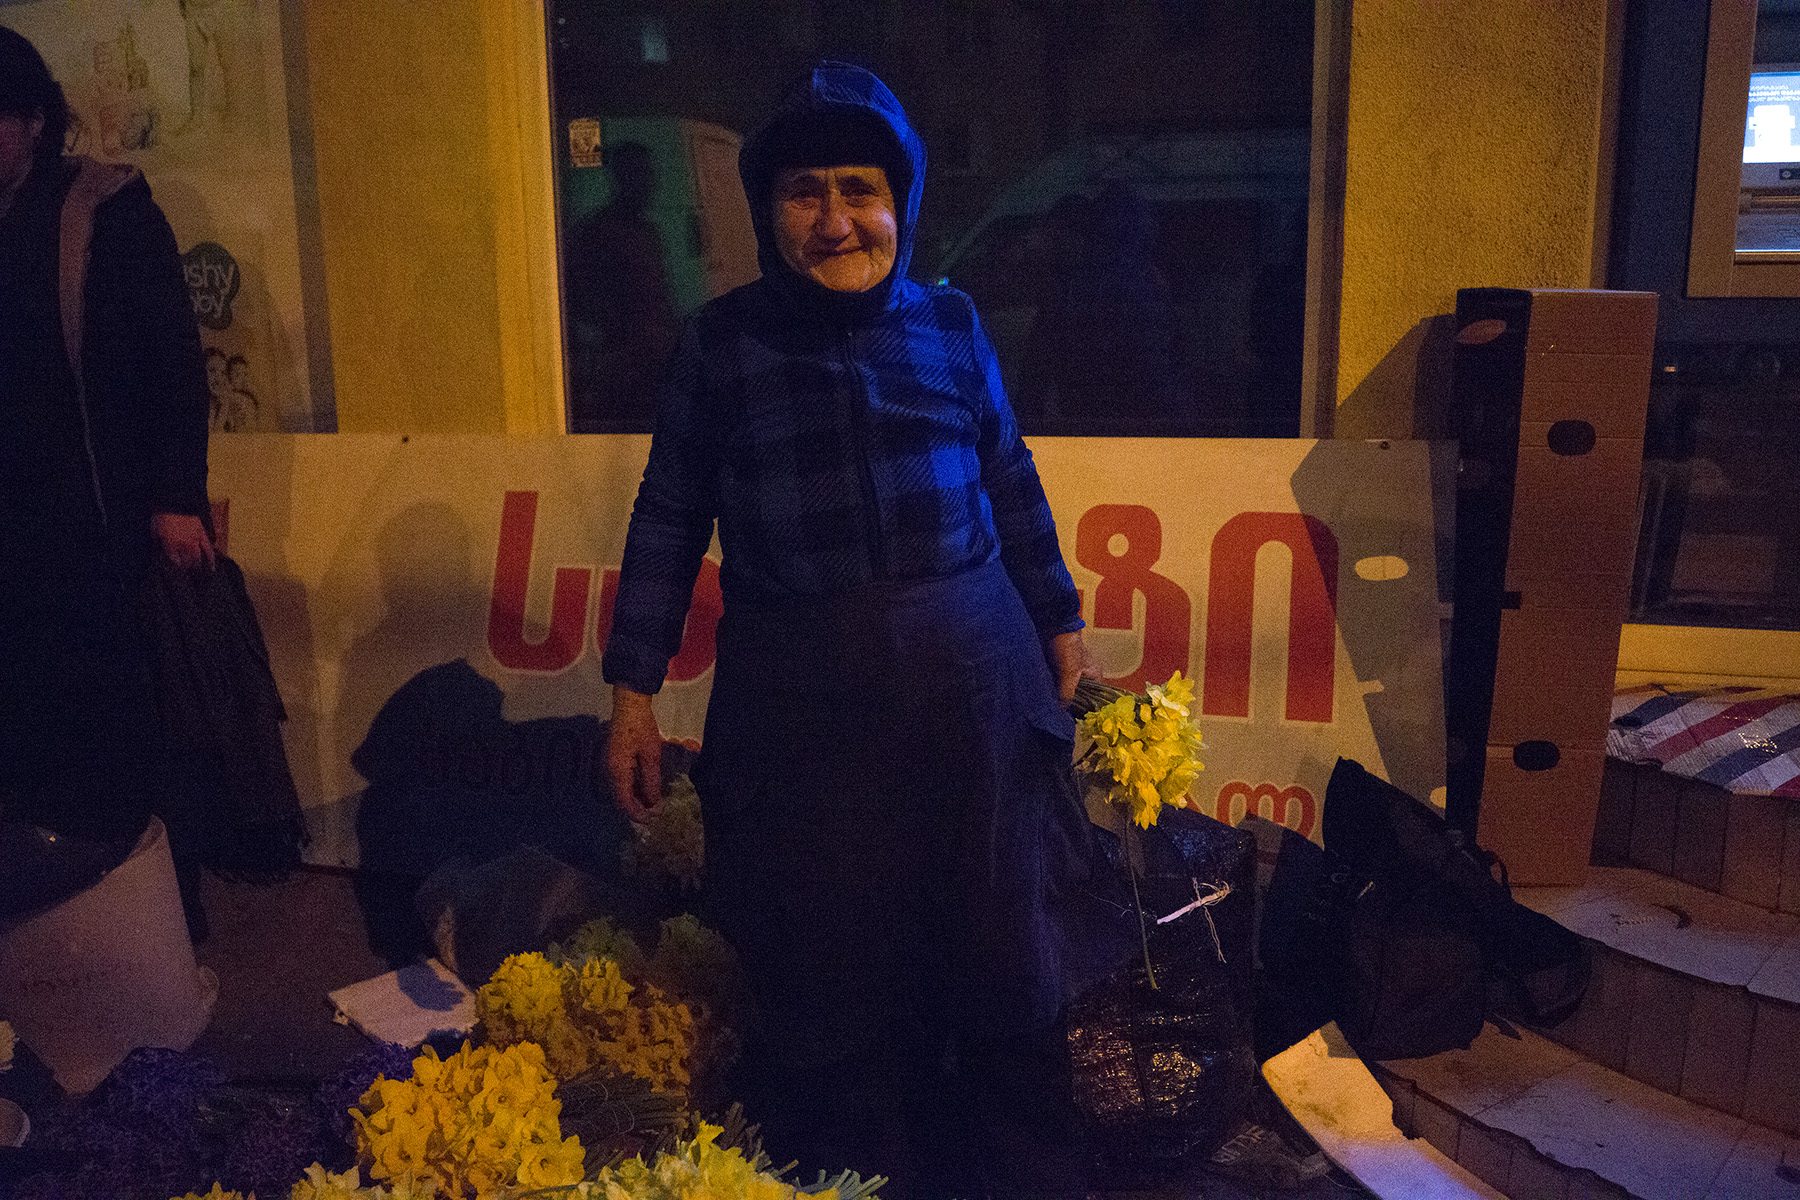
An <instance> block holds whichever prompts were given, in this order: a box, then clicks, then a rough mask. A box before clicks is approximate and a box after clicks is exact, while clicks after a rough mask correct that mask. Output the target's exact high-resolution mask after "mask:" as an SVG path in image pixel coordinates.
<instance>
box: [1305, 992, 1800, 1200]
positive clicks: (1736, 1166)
mask: <svg viewBox="0 0 1800 1200" xmlns="http://www.w3.org/2000/svg"><path fill="white" fill-rule="evenodd" d="M1373 1069H1374V1074H1375V1077H1376V1078H1377V1079H1378V1080H1379V1081H1380V1082H1381V1083H1382V1086H1383V1087H1385V1088H1386V1089H1387V1091H1388V1094H1389V1095H1390V1096H1391V1097H1392V1101H1393V1115H1394V1124H1395V1125H1396V1126H1397V1127H1398V1128H1399V1129H1400V1130H1401V1132H1403V1133H1405V1134H1407V1135H1408V1136H1409V1137H1414V1136H1416V1137H1423V1138H1424V1139H1425V1140H1426V1141H1428V1142H1429V1143H1430V1144H1431V1145H1433V1146H1434V1147H1436V1148H1437V1149H1438V1150H1439V1151H1441V1152H1442V1153H1443V1154H1444V1155H1445V1156H1446V1157H1448V1158H1450V1159H1452V1160H1454V1161H1455V1162H1456V1163H1458V1164H1460V1165H1461V1166H1462V1167H1464V1168H1466V1169H1467V1170H1468V1171H1469V1172H1470V1173H1472V1174H1473V1175H1475V1176H1476V1177H1477V1178H1479V1179H1481V1180H1483V1181H1484V1182H1486V1183H1488V1184H1489V1185H1491V1186H1492V1187H1494V1188H1495V1189H1496V1190H1498V1191H1500V1192H1501V1193H1502V1194H1503V1195H1506V1196H1508V1197H1511V1198H1512V1200H1587V1198H1589V1197H1608V1198H1612V1200H1619V1198H1622V1197H1627V1196H1629V1197H1636V1198H1638V1200H1800V1141H1796V1140H1795V1139H1793V1138H1790V1137H1786V1136H1784V1135H1782V1134H1779V1133H1776V1132H1774V1131H1772V1130H1769V1129H1766V1128H1763V1127H1762V1126H1760V1125H1756V1124H1754V1123H1752V1122H1749V1121H1746V1120H1744V1119H1742V1118H1741V1117H1732V1116H1728V1115H1726V1114H1724V1113H1721V1112H1718V1111H1715V1110H1714V1109H1711V1108H1707V1107H1705V1106H1703V1105H1699V1104H1695V1103H1693V1102H1692V1101H1689V1100H1684V1099H1682V1098H1680V1097H1679V1096H1671V1095H1669V1094H1667V1093H1665V1092H1661V1091H1658V1090H1657V1089H1655V1088H1653V1087H1650V1086H1648V1085H1646V1084H1643V1083H1640V1082H1638V1081H1637V1080H1635V1079H1630V1078H1628V1077H1626V1076H1624V1075H1621V1074H1620V1073H1619V1072H1617V1071H1614V1070H1611V1069H1609V1068H1607V1067H1604V1066H1601V1065H1600V1064H1599V1063H1596V1062H1590V1061H1588V1060H1587V1059H1584V1058H1582V1057H1581V1056H1580V1055H1578V1054H1576V1053H1575V1052H1574V1051H1572V1050H1570V1049H1569V1048H1567V1047H1565V1046H1562V1045H1559V1044H1557V1043H1556V1042H1553V1041H1551V1040H1549V1039H1548V1038H1544V1037H1540V1036H1539V1035H1537V1034H1535V1033H1532V1032H1531V1031H1529V1030H1523V1031H1520V1033H1519V1036H1518V1037H1517V1038H1513V1037H1509V1036H1507V1035H1506V1034H1504V1033H1502V1032H1500V1031H1499V1030H1498V1029H1496V1028H1494V1027H1493V1026H1489V1027H1487V1028H1486V1029H1485V1030H1483V1032H1482V1034H1481V1036H1480V1037H1478V1038H1477V1039H1476V1040H1475V1043H1474V1044H1473V1045H1472V1046H1470V1047H1469V1049H1467V1050H1454V1051H1450V1052H1449V1053H1446V1054H1438V1055H1434V1056H1432V1057H1430V1058H1420V1059H1401V1060H1395V1061H1390V1062H1385V1063H1379V1064H1375V1065H1374V1068H1373ZM1290 1107H1291V1106H1290Z"/></svg>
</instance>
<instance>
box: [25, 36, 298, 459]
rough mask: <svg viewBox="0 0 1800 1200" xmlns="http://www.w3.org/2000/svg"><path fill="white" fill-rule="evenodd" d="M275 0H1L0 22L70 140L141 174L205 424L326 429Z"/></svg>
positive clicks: (228, 427) (80, 149) (233, 427)
mask: <svg viewBox="0 0 1800 1200" xmlns="http://www.w3.org/2000/svg"><path fill="white" fill-rule="evenodd" d="M282 8H283V6H282V4H281V3H280V2H279V0H11V2H9V3H3V4H0V24H4V25H8V26H11V27H12V28H13V29H16V30H17V31H18V32H20V33H22V34H24V35H25V36H26V37H27V38H29V39H30V40H31V42H32V43H33V44H34V45H35V46H36V47H37V48H38V51H39V52H40V53H41V54H43V56H44V59H45V61H46V62H47V63H48V64H49V66H50V70H51V72H52V73H53V74H54V75H55V76H56V78H57V80H58V82H60V83H61V84H62V86H63V91H64V92H65V93H66V94H67V96H68V98H69V103H70V106H71V107H72V108H73V109H74V111H75V114H76V117H77V118H78V132H77V134H76V139H75V147H74V148H75V149H76V150H77V151H78V152H80V153H83V154H89V155H93V156H94V157H97V158H103V159H108V160H113V161H124V162H131V163H135V164H136V165H137V166H139V167H140V168H142V169H143V171H144V173H145V175H146V176H147V177H148V178H149V181H150V187H151V191H152V193H153V194H154V196H155V197H156V201H157V203H158V204H159V205H161V206H162V210H163V212H164V213H165V214H167V216H168V218H169V223H170V225H171V226H173V227H174V230H175V240H176V243H177V245H178V246H179V248H180V249H181V251H182V258H183V265H184V268H185V270H186V274H187V282H188V290H189V293H190V295H191V296H192V298H193V302H194V316H195V318H196V320H197V321H198V323H199V325H200V334H201V340H202V341H203V342H204V343H205V346H206V356H207V378H208V381H209V384H210V387H211V392H212V404H213V421H212V427H213V429H214V430H218V431H224V430H233V431H237V430H312V429H318V428H330V427H331V417H330V407H329V406H330V401H329V389H328V388H326V389H323V390H322V396H323V404H324V409H323V411H322V412H321V411H317V410H316V405H315V399H314V384H315V382H318V381H316V380H315V379H314V378H313V374H314V369H313V363H315V362H320V361H322V358H321V357H320V355H319V354H318V353H316V350H317V348H316V347H309V343H308V340H307V339H308V336H309V333H310V334H311V335H312V336H313V337H314V338H318V337H321V336H322V334H323V330H322V328H318V327H314V328H311V329H310V330H309V327H308V313H307V311H306V307H307V306H306V302H305V296H306V288H305V286H304V281H303V278H302V270H303V268H302V252H301V229H300V222H299V218H298V216H297V212H298V209H297V205H296V198H297V191H296V185H295V179H296V173H295V159H294V154H293V147H292V144H291V140H290V129H289V122H288V116H289V112H288V86H287V76H286V72H285V70H284V31H283V23H282V15H283V14H282ZM301 149H302V155H303V156H304V153H305V148H304V146H302V148H301ZM301 175H302V176H303V177H304V176H305V175H306V169H305V164H304V163H303V164H302V170H301ZM300 191H301V192H302V193H304V191H305V188H304V187H302V188H301V189H300ZM300 198H301V200H302V201H303V203H302V204H301V205H300V206H299V207H300V208H304V207H306V205H305V203H304V195H302V196H301V197H300ZM316 325H317V320H316V318H315V326H316Z"/></svg>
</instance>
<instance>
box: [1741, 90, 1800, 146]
mask: <svg viewBox="0 0 1800 1200" xmlns="http://www.w3.org/2000/svg"><path fill="white" fill-rule="evenodd" d="M1797 120H1800V66H1793V67H1783V68H1782V69H1780V70H1772V71H1771V70H1763V71H1753V72H1752V73H1751V75H1750V104H1749V108H1748V111H1747V113H1746V115H1745V118H1744V161H1745V162H1746V163H1796V162H1800V141H1796V140H1795V136H1794V126H1795V123H1796V121H1797Z"/></svg>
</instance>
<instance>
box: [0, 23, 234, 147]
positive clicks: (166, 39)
mask: <svg viewBox="0 0 1800 1200" xmlns="http://www.w3.org/2000/svg"><path fill="white" fill-rule="evenodd" d="M0 21H3V22H4V23H5V24H7V25H9V26H11V27H12V28H14V29H16V30H18V31H19V32H20V33H22V34H24V35H25V36H26V37H27V38H30V39H31V42H32V44H33V45H35V46H36V47H37V48H38V51H39V53H41V54H42V55H43V56H44V60H45V61H46V62H48V63H49V64H50V70H51V71H52V72H53V73H54V74H55V75H56V78H57V80H58V82H60V83H61V84H62V85H63V91H64V92H66V93H67V94H68V97H69V103H70V105H71V106H72V107H73V108H74V109H75V111H76V113H77V114H78V116H79V117H80V123H79V126H78V127H77V130H76V132H75V144H74V146H73V147H72V148H73V149H75V150H76V151H78V152H80V153H84V154H93V155H95V156H96V157H100V158H130V159H131V161H133V162H135V163H137V164H138V166H140V167H142V168H144V170H146V171H155V170H157V169H159V168H165V167H173V166H189V165H195V164H198V163H204V164H206V165H209V166H211V165H218V162H219V159H220V157H221V155H225V156H231V155H234V154H236V153H244V152H253V151H256V150H260V149H261V148H262V146H263V145H264V142H265V139H266V134H267V129H268V124H269V122H268V112H267V109H268V104H267V97H266V95H265V83H264V79H265V64H264V50H263V44H262V32H261V24H262V23H261V18H260V15H259V14H258V11H257V4H256V0H89V2H88V3H83V4H70V3H66V2H65V0H27V2H25V3H13V4H7V5H5V6H3V8H0Z"/></svg>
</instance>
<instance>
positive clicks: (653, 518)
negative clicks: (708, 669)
mask: <svg viewBox="0 0 1800 1200" xmlns="http://www.w3.org/2000/svg"><path fill="white" fill-rule="evenodd" d="M846 122H851V123H857V122H860V123H862V124H863V125H864V126H865V127H867V128H868V129H871V130H873V131H875V132H876V134H877V135H878V136H880V135H882V134H883V133H885V136H888V137H891V138H892V139H893V146H892V152H891V153H890V154H888V155H886V159H887V161H886V162H885V163H884V164H883V165H884V167H885V168H886V169H887V171H888V175H889V183H890V186H891V187H892V188H893V191H894V195H895V197H896V208H897V212H896V216H897V218H898V230H897V233H898V244H897V246H896V256H895V262H894V269H893V271H892V272H891V273H890V274H889V275H888V277H887V279H886V280H884V281H883V282H882V283H880V284H878V285H877V286H876V287H874V288H872V289H870V290H869V291H867V292H861V293H851V294H844V293H836V292H831V291H828V290H827V289H825V288H822V287H820V286H819V285H817V284H815V283H813V282H812V281H811V280H808V279H805V278H804V277H802V276H799V275H797V274H796V273H795V272H793V271H792V270H791V269H790V268H788V266H787V265H786V264H785V263H784V262H783V261H782V259H781V257H780V253H779V251H778V250H777V249H776V245H775V239H774V234H773V230H772V212H771V208H772V206H771V203H770V194H771V187H772V184H773V179H774V174H775V170H776V168H777V166H778V165H779V161H778V152H779V147H780V146H782V145H783V144H791V142H790V141H789V139H794V138H802V139H803V138H805V137H806V136H807V135H808V132H809V130H817V131H819V133H820V135H821V136H828V131H829V130H832V129H841V128H842V127H843V126H844V125H845V124H846ZM738 168H739V174H740V175H741V177H742V179H743V182H744V189H745V193H746V195H748V197H749V199H750V210H751V213H752V216H753V219H754V223H755V228H756V236H757V246H758V255H759V261H760V262H761V265H762V269H763V276H762V278H761V279H759V280H757V281H756V282H754V283H750V284H746V285H745V286H743V287H740V288H737V289H735V290H733V291H731V292H728V293H726V294H725V295H723V296H720V297H719V298H718V299H716V300H713V301H711V302H710V303H708V304H706V305H705V306H703V307H702V308H700V309H699V310H698V311H697V312H696V313H695V314H694V315H693V316H692V317H691V318H690V319H689V321H688V323H687V326H686V328H685V330H684V331H683V335H682V339H681V342H680V345H679V346H678V348H677V350H676V353H675V359H674V362H673V363H672V365H671V367H670V370H669V374H668V378H667V380H666V384H665V389H664V393H663V398H662V404H661V408H660V411H659V414H658V418H657V426H656V435H655V438H654V441H653V443H652V445H651V450H650V462H649V465H648V467H647V468H646V469H645V472H644V479H643V482H642V484H641V485H640V487H639V489H638V497H637V503H636V505H635V506H634V508H633V510H632V516H631V526H630V530H629V533H628V534H627V537H626V543H625V556H624V568H623V576H622V578H621V580H620V584H619V593H618V600H617V602H616V605H615V607H614V609H613V622H612V634H611V637H610V639H609V640H608V642H607V646H606V651H605V654H604V656H603V663H602V668H603V673H604V675H605V678H606V680H607V682H609V683H623V684H625V685H626V686H628V687H631V688H633V689H635V690H637V691H641V692H655V691H657V690H658V689H659V688H660V687H661V686H662V682H663V677H664V675H665V673H666V671H667V668H668V662H669V659H670V658H672V657H673V656H674V654H675V652H676V650H677V649H678V648H679V647H680V643H681V635H682V630H683V627H684V624H685V621H686V615H687V609H688V604H689V599H690V597H691V596H692V593H693V587H694V579H695V576H696V574H697V572H698V570H699V564H700V559H701V557H702V556H703V555H704V554H705V553H706V549H707V547H708V545H709V544H710V543H711V540H712V531H713V524H714V522H715V521H717V523H718V530H719V543H720V547H721V549H722V551H723V559H722V563H721V568H720V572H721V585H722V587H723V590H724V593H725V603H726V606H727V608H729V607H730V606H731V603H732V600H733V598H734V597H745V598H748V599H752V600H755V601H759V602H769V601H777V602H778V601H780V600H782V599H783V598H789V597H821V596H833V595H842V594H845V593H849V592H853V591H856V590H859V589H865V588H868V587H871V586H879V585H881V584H884V583H899V582H906V581H912V580H920V579H931V578H942V577H945V576H950V575H954V574H957V573H959V572H961V571H964V570H968V569H970V568H972V567H977V566H981V565H983V564H986V563H988V562H991V561H993V560H994V559H995V558H998V559H999V560H1000V562H1001V563H1002V564H1003V565H1004V567H1005V569H1006V572H1007V575H1008V577H1009V578H1010V579H1011V580H1012V582H1013V585H1014V587H1015V588H1016V589H1017V590H1018V592H1019V595H1020V597H1021V598H1022V599H1023V600H1024V602H1025V607H1026V610H1027V612H1029V613H1030V615H1031V619H1032V622H1033V624H1034V625H1035V626H1036V627H1037V630H1038V633H1039V635H1040V636H1041V637H1043V638H1049V637H1052V636H1054V635H1056V634H1059V633H1064V632H1068V631H1070V630H1074V629H1079V628H1080V627H1081V625H1082V621H1081V616H1080V598H1079V595H1078V593H1077V592H1076V590H1075V586H1074V583H1073V581H1072V580H1071V579H1070V576H1069V572H1068V568H1067V567H1066V566H1065V565H1064V563H1063V560H1062V554H1061V552H1060V550H1059V548H1058V546H1057V538H1056V526H1055V523H1054V521H1053V520H1052V519H1051V516H1050V508H1049V505H1048V504H1047V503H1046V501H1045V499H1044V491H1043V486H1042V485H1041V484H1040V483H1039V481H1038V475H1037V469H1036V467H1035V465H1034V464H1033V463H1032V459H1031V452H1030V451H1029V450H1027V449H1026V447H1025V444H1024V442H1023V441H1022V440H1021V439H1020V436H1019V429H1018V425H1017V423H1016V421H1015V420H1014V418H1013V413H1012V409H1011V407H1010V406H1009V405H1008V404H1007V401H1006V394H1005V392H1004V390H1003V389H1002V387H1001V383H1000V371H999V364H998V362H997V360H996V358H995V356H994V349H993V346H992V345H991V344H990V343H989V341H988V338H987V335H986V334H985V333H984V332H983V331H982V329H981V323H980V322H979V321H978V320H977V319H976V316H975V308H974V305H973V304H972V303H971V302H970V300H969V298H968V297H967V296H966V295H964V294H963V293H961V292H959V291H956V290H955V289H953V288H949V287H928V286H923V285H921V284H917V283H914V282H913V281H912V280H910V279H907V278H906V274H905V272H906V267H907V264H908V262H909V260H910V259H911V256H912V249H913V235H914V229H915V226H916V224H917V221H918V215H919V197H920V195H921V194H922V192H923V191H924V183H925V147H924V144H923V143H922V142H921V141H920V140H919V136H918V134H917V133H916V132H915V131H914V130H913V128H912V126H911V125H910V124H908V122H907V120H906V114H905V112H904V111H903V110H902V109H901V107H900V102H899V101H898V100H897V99H895V97H894V94H893V93H892V92H890V91H889V90H888V89H887V87H886V86H885V85H883V84H882V82H881V81H880V80H879V79H877V78H876V77H875V76H874V75H872V74H870V73H869V72H868V71H865V70H863V69H862V68H860V67H853V66H848V65H845V64H843V63H833V62H823V63H820V64H819V65H818V66H816V67H815V68H813V70H812V71H811V72H810V73H809V75H808V76H807V77H806V78H805V79H804V80H803V81H802V82H801V83H800V84H798V85H797V86H796V87H795V88H794V89H793V90H792V91H790V92H789V94H788V95H787V97H786V99H785V100H784V101H783V102H782V104H781V105H780V106H779V107H778V109H777V110H776V112H775V115H774V116H773V118H772V119H771V120H770V121H769V123H768V125H766V126H765V127H764V128H763V129H762V130H761V131H760V132H759V133H757V134H756V135H755V136H753V137H752V138H751V139H750V140H749V141H748V142H746V143H745V145H744V148H743V151H742V153H741V154H740V156H739V160H738Z"/></svg>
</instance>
